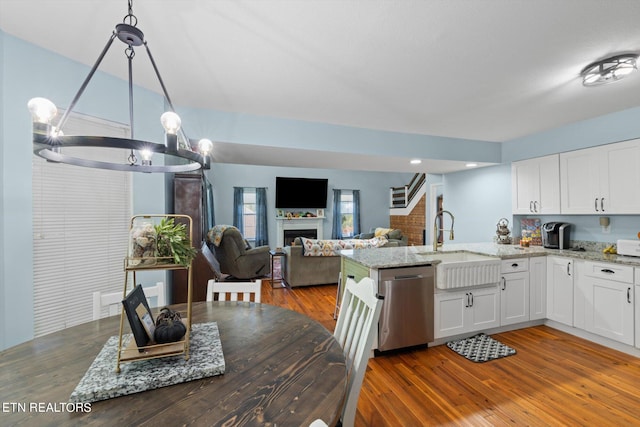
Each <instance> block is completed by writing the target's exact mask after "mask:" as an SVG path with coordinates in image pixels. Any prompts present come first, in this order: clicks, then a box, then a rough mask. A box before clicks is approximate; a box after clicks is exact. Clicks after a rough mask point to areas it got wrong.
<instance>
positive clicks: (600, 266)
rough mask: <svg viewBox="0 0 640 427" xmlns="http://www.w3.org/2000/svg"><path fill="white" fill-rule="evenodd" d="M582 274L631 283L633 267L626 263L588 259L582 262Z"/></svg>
mask: <svg viewBox="0 0 640 427" xmlns="http://www.w3.org/2000/svg"><path fill="white" fill-rule="evenodd" d="M584 275H585V276H588V277H596V278H600V279H607V280H614V281H616V282H622V283H633V267H630V266H628V265H620V264H610V263H606V262H591V261H588V262H585V263H584Z"/></svg>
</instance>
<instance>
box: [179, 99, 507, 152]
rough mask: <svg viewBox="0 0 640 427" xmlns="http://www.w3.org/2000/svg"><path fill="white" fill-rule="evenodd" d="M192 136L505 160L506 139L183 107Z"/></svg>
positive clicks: (261, 143) (291, 145)
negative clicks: (503, 142) (475, 138)
mask: <svg viewBox="0 0 640 427" xmlns="http://www.w3.org/2000/svg"><path fill="white" fill-rule="evenodd" d="M177 110H178V113H179V114H180V117H182V119H183V120H182V121H183V123H184V124H185V131H186V132H187V133H188V134H189V135H191V137H192V138H195V137H198V138H200V137H204V136H205V135H206V136H207V137H208V138H210V139H212V140H215V141H222V142H235V143H239V144H252V145H266V146H273V147H284V148H301V149H311V150H318V149H322V150H324V151H333V152H336V153H344V152H348V153H359V154H369V155H382V156H394V157H398V156H400V157H404V156H406V157H422V158H429V159H438V160H460V161H472V160H473V161H478V162H489V163H500V162H501V149H502V148H501V144H498V143H495V142H482V141H470V140H464V139H455V138H443V137H437V136H429V135H416V134H407V133H398V132H383V131H376V130H371V129H362V128H354V127H348V126H339V125H331V124H326V123H313V122H303V121H299V120H287V119H280V118H274V117H262V116H254V115H249V114H241V113H225V112H219V111H210V110H201V109H191V108H177Z"/></svg>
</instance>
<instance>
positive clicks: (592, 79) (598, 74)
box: [581, 54, 638, 86]
mask: <svg viewBox="0 0 640 427" xmlns="http://www.w3.org/2000/svg"><path fill="white" fill-rule="evenodd" d="M637 60H638V55H637V54H625V55H617V56H613V57H611V58H607V59H603V60H601V61H597V62H594V63H593V64H590V65H588V66H587V67H586V68H585V69H584V70H582V73H581V75H582V84H583V85H585V86H600V85H603V84H607V83H612V82H616V81H618V80H620V79H623V78H625V77H627V76H628V75H629V74H631V73H633V72H634V71H637V70H638V67H637Z"/></svg>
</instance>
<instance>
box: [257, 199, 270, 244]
mask: <svg viewBox="0 0 640 427" xmlns="http://www.w3.org/2000/svg"><path fill="white" fill-rule="evenodd" d="M268 244H269V233H268V227H267V189H266V188H264V187H261V188H256V247H258V246H265V245H268Z"/></svg>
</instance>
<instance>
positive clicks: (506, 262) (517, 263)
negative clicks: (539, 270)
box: [500, 258, 529, 273]
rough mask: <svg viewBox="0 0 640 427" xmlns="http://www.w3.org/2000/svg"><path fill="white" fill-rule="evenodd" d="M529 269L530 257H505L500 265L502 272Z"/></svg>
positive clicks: (516, 271)
mask: <svg viewBox="0 0 640 427" xmlns="http://www.w3.org/2000/svg"><path fill="white" fill-rule="evenodd" d="M521 271H529V258H513V259H503V260H502V263H501V265H500V272H501V273H519V272H521Z"/></svg>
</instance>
